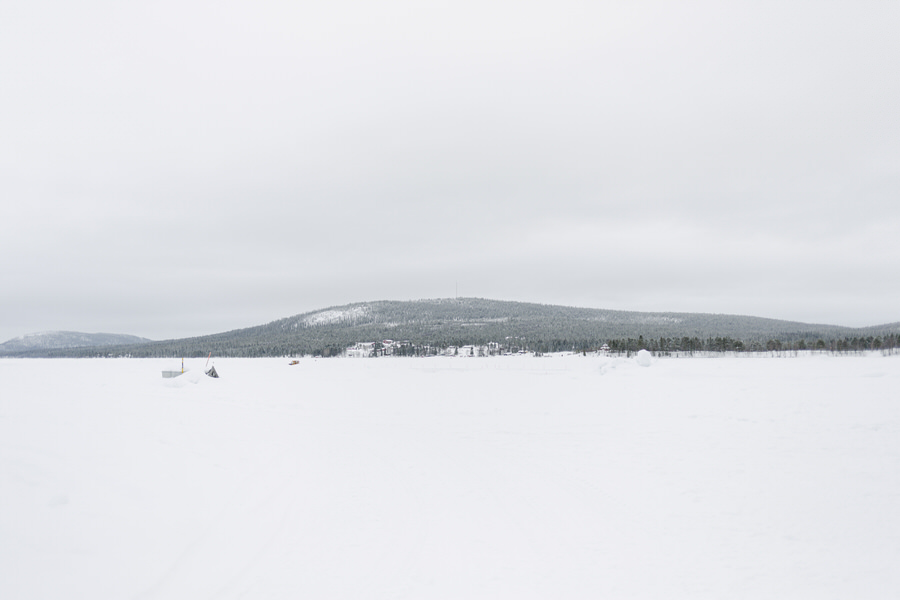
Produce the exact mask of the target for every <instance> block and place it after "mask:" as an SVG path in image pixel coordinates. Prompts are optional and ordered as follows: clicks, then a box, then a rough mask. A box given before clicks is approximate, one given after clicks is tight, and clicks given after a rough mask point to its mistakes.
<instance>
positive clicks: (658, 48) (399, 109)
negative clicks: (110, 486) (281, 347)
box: [0, 0, 900, 341]
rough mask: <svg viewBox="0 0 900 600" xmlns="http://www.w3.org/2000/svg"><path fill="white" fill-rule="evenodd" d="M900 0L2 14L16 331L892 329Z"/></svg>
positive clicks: (6, 307) (3, 264) (0, 310)
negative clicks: (659, 316) (436, 321)
mask: <svg viewBox="0 0 900 600" xmlns="http://www.w3.org/2000/svg"><path fill="white" fill-rule="evenodd" d="M898 31H900V3H898V2H887V1H884V2H827V1H815V2H783V1H779V2H759V1H754V2H698V3H688V2H568V1H562V2H560V1H558V0H557V1H553V2H549V1H548V2H537V3H533V2H532V3H529V2H521V1H517V2H484V1H479V2H464V1H459V0H454V1H452V2H412V1H411V2H396V1H393V0H388V1H384V2H367V3H354V2H340V1H338V2H293V3H288V2H284V3H280V2H278V3H276V2H227V1H221V0H216V1H210V2H195V1H193V0H188V1H184V0H179V1H177V2H175V1H172V2H167V1H162V2H143V3H133V2H119V1H115V0H111V1H108V2H102V1H97V0H82V1H79V2H63V1H60V2H42V1H40V0H38V1H35V0H28V1H25V0H11V1H6V2H3V3H0V207H2V219H0V273H2V283H0V286H2V288H0V289H2V291H0V341H3V340H6V339H9V338H12V337H15V336H19V335H23V334H26V333H32V332H37V331H46V330H58V329H62V330H74V331H87V332H112V333H130V334H135V335H140V336H144V337H149V338H153V339H165V338H174V337H186V336H193V335H201V334H207V333H217V332H221V331H226V330H230V329H236V328H240V327H247V326H252V325H258V324H262V323H265V322H268V321H271V320H274V319H278V318H282V317H287V316H290V315H294V314H297V313H301V312H306V311H310V310H315V309H319V308H325V307H328V306H333V305H339V304H346V303H350V302H357V301H367V300H380V299H395V300H413V299H420V298H439V297H444V298H446V297H453V296H454V295H456V294H457V293H458V295H460V296H475V297H482V298H494V299H503V300H519V301H529V302H541V303H552V304H565V305H574V306H585V307H594V308H614V309H624V310H641V311H687V312H716V313H735V314H749V315H756V316H765V317H774V318H781V319H790V320H798V321H805V322H814V323H829V324H838V325H851V326H863V325H875V324H881V323H886V322H893V321H900V198H898V192H900V35H897V32H898Z"/></svg>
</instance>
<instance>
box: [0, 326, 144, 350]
mask: <svg viewBox="0 0 900 600" xmlns="http://www.w3.org/2000/svg"><path fill="white" fill-rule="evenodd" d="M149 341H150V340H148V339H146V338H142V337H138V336H136V335H125V334H120V333H81V332H78V331H44V332H41V333H31V334H28V335H23V336H21V337H17V338H13V339H11V340H8V341H6V342H3V343H2V344H0V354H4V353H10V352H22V351H28V350H50V349H58V348H84V347H89V346H120V345H122V344H143V343H147V342H149Z"/></svg>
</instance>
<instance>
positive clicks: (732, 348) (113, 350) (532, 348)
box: [19, 334, 900, 358]
mask: <svg viewBox="0 0 900 600" xmlns="http://www.w3.org/2000/svg"><path fill="white" fill-rule="evenodd" d="M468 345H478V344H467V343H466V340H463V339H459V340H452V341H446V342H431V343H412V342H406V343H402V344H399V345H396V346H395V347H394V348H393V349H392V354H391V355H392V356H395V357H404V356H435V355H440V354H446V353H447V351H448V349H453V348H461V347H463V346H468ZM376 347H377V348H381V344H380V343H376ZM604 347H605V348H604ZM347 348H348V345H347V344H325V345H322V346H320V347H318V348H311V349H310V348H305V347H297V346H290V345H279V344H260V345H255V346H237V345H235V346H228V345H226V344H221V345H218V344H217V345H210V344H202V343H200V342H199V340H198V341H197V343H191V341H190V340H178V341H175V342H170V343H156V344H150V345H142V346H137V347H132V346H114V347H104V348H96V347H95V348H72V349H64V350H44V351H35V352H31V353H20V354H19V356H41V357H49V358H54V357H83V358H89V357H132V358H182V357H183V358H200V357H204V356H207V355H208V354H212V355H213V356H216V357H234V358H262V357H281V356H292V357H301V356H320V357H336V356H343V355H344V354H345V352H346V350H347ZM603 349H607V350H608V351H609V352H610V353H613V354H630V353H633V352H637V351H639V350H649V351H650V352H652V353H653V354H654V355H658V356H666V355H674V354H677V355H684V354H686V353H687V354H693V353H704V354H710V353H724V352H729V353H741V352H748V353H749V352H788V351H802V350H816V351H822V352H831V353H850V352H865V351H872V350H883V351H895V350H900V335H896V334H890V335H886V336H883V337H882V336H865V337H845V338H838V339H822V338H819V339H816V340H814V341H807V340H804V339H799V340H779V339H769V340H751V341H746V340H739V339H735V338H732V337H728V336H725V337H707V338H703V339H701V338H699V337H696V336H695V337H687V336H683V337H680V338H674V337H660V338H651V337H648V338H645V337H644V336H642V335H639V336H638V337H636V338H635V337H628V338H618V339H609V340H602V339H598V340H568V339H557V340H527V339H524V338H515V339H510V340H504V341H503V342H500V343H499V351H498V352H497V353H498V354H509V353H511V354H515V353H517V352H520V351H524V352H535V353H540V354H543V353H551V352H585V353H587V352H599V351H601V350H603ZM378 355H379V356H381V354H380V353H379V354H378Z"/></svg>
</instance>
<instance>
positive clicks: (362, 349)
mask: <svg viewBox="0 0 900 600" xmlns="http://www.w3.org/2000/svg"><path fill="white" fill-rule="evenodd" d="M502 353H503V352H502V349H501V346H500V344H498V343H497V342H489V343H487V344H482V345H468V346H447V347H443V348H438V347H435V346H413V344H411V343H410V342H396V341H394V340H383V341H381V342H357V343H356V344H354V345H352V346H350V347H349V348H347V349H346V350H345V351H344V355H345V356H347V357H350V358H370V357H375V356H393V355H395V354H403V355H413V354H417V355H426V356H497V355H500V354H502Z"/></svg>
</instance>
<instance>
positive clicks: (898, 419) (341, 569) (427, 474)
mask: <svg viewBox="0 0 900 600" xmlns="http://www.w3.org/2000/svg"><path fill="white" fill-rule="evenodd" d="M204 362H205V361H204V360H189V361H186V365H187V366H188V367H190V368H191V369H192V370H191V371H190V372H188V373H187V374H185V375H184V376H182V377H179V378H177V379H163V378H162V377H161V371H162V370H164V369H168V368H171V367H180V361H173V360H136V359H134V360H128V359H119V360H113V359H110V360H0V598H10V599H33V598H46V599H60V598H90V599H92V600H98V599H116V600H119V599H129V598H134V599H163V598H173V599H174V598H184V599H200V598H203V599H209V598H359V599H367V600H368V599H379V598H415V599H441V598H467V599H468V598H516V599H520V598H591V599H595V598H665V599H670V598H766V599H771V598H816V599H823V598H841V599H846V598H866V599H871V598H897V597H900V356H894V357H883V356H878V355H873V356H868V357H840V358H839V357H830V356H805V357H799V358H777V359H776V358H695V359H668V360H665V359H660V360H654V361H653V362H652V364H651V365H650V366H649V367H646V368H644V367H641V366H639V365H638V364H637V363H636V362H635V361H634V360H628V359H618V360H610V359H601V358H597V357H583V356H566V357H561V356H553V357H543V358H533V357H502V358H484V359H460V358H428V359H391V358H379V359H363V360H350V359H325V360H314V359H303V360H301V361H300V364H298V365H295V366H288V360H287V359H277V360H276V359H255V360H253V359H233V360H225V359H219V360H217V361H216V362H215V366H216V369H217V370H218V372H219V374H220V376H221V378H220V379H217V380H214V379H210V378H208V377H205V376H204V375H202V368H203V366H204Z"/></svg>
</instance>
